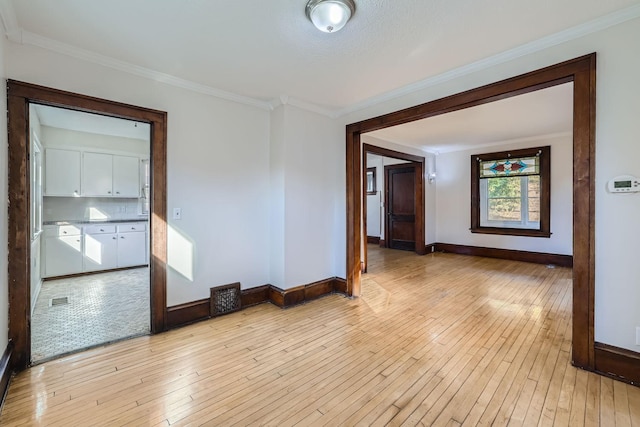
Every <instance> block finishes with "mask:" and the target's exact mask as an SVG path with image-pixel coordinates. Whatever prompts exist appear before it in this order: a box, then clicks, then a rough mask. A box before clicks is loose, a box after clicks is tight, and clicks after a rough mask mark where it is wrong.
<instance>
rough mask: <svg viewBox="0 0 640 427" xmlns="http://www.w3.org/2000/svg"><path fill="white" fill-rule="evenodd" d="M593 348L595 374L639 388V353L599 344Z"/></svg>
mask: <svg viewBox="0 0 640 427" xmlns="http://www.w3.org/2000/svg"><path fill="white" fill-rule="evenodd" d="M594 346H595V356H596V363H595V365H596V367H595V371H596V372H597V373H599V374H602V375H604V376H606V377H609V378H613V379H615V380H620V381H623V382H626V383H629V384H632V385H635V386H637V387H640V353H636V352H635V351H631V350H627V349H624V348H619V347H615V346H612V345H608V344H602V343H599V342H596V343H595V344H594Z"/></svg>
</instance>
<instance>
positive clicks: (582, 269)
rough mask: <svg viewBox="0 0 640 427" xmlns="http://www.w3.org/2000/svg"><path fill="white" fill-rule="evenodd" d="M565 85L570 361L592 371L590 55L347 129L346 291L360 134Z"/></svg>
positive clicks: (357, 249) (358, 213)
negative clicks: (568, 98)
mask: <svg viewBox="0 0 640 427" xmlns="http://www.w3.org/2000/svg"><path fill="white" fill-rule="evenodd" d="M569 82H573V316H572V321H573V325H572V363H573V364H574V365H575V366H578V367H581V368H585V369H589V370H594V369H595V339H594V292H595V276H594V275H595V244H594V224H595V118H596V54H595V53H592V54H589V55H585V56H582V57H579V58H575V59H572V60H569V61H566V62H563V63H560V64H556V65H552V66H550V67H546V68H542V69H540V70H536V71H533V72H530V73H526V74H522V75H520V76H516V77H512V78H510V79H506V80H502V81H499V82H496V83H492V84H489V85H486V86H482V87H479V88H476V89H471V90H468V91H466V92H461V93H458V94H455V95H451V96H448V97H446V98H441V99H438V100H435V101H431V102H427V103H425V104H422V105H417V106H415V107H410V108H406V109H404V110H400V111H396V112H393V113H389V114H385V115H383V116H379V117H375V118H372V119H368V120H364V121H361V122H357V123H352V124H350V125H347V127H346V143H347V147H346V176H347V183H346V185H347V188H346V190H347V191H346V193H347V203H346V205H347V235H346V242H347V251H346V252H347V260H346V261H347V272H346V273H347V274H346V275H347V277H346V279H347V292H348V293H349V294H350V295H353V296H359V295H360V276H361V269H360V264H361V260H362V251H361V239H362V233H361V230H362V228H361V226H362V211H363V209H362V197H361V194H360V192H361V188H362V185H361V182H362V170H361V159H360V150H361V144H360V140H361V138H360V136H361V134H363V133H366V132H371V131H374V130H378V129H384V128H387V127H391V126H395V125H400V124H404V123H409V122H412V121H415V120H420V119H424V118H427V117H433V116H437V115H440V114H444V113H449V112H452V111H458V110H462V109H464V108H468V107H473V106H476V105H482V104H486V103H489V102H493V101H498V100H500V99H505V98H510V97H512V96H516V95H521V94H525V93H529V92H533V91H536V90H540V89H545V88H548V87H552V86H556V85H559V84H563V83H569Z"/></svg>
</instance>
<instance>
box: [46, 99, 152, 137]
mask: <svg viewBox="0 0 640 427" xmlns="http://www.w3.org/2000/svg"><path fill="white" fill-rule="evenodd" d="M34 108H35V110H36V114H38V119H39V120H40V124H41V125H44V126H50V127H54V128H60V129H69V130H75V131H78V132H88V133H97V134H100V135H111V136H119V137H124V138H134V139H141V140H144V141H149V139H150V137H151V133H150V132H151V127H150V126H149V124H148V123H140V122H134V121H131V120H125V119H118V118H115V117H108V116H101V115H99V114H92V113H85V112H82V111H74V110H67V109H65V108H58V107H50V106H48V105H37V104H34Z"/></svg>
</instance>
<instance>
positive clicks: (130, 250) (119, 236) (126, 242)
mask: <svg viewBox="0 0 640 427" xmlns="http://www.w3.org/2000/svg"><path fill="white" fill-rule="evenodd" d="M44 236H45V239H44V245H43V249H42V255H43V258H44V259H43V263H44V277H55V276H65V275H69V274H77V273H83V272H92V271H102V270H111V269H114V268H121V267H133V266H138V265H146V264H147V263H148V261H147V233H146V224H144V223H126V224H121V225H118V226H115V225H106V224H105V225H85V226H84V227H81V226H71V225H65V226H45V231H44Z"/></svg>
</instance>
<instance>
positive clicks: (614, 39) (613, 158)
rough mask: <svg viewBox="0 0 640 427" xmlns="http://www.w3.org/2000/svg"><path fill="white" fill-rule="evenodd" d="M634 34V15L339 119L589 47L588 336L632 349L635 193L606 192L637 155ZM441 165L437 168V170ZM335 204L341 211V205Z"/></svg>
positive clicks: (638, 228) (637, 299)
mask: <svg viewBox="0 0 640 427" xmlns="http://www.w3.org/2000/svg"><path fill="white" fill-rule="evenodd" d="M637 40H640V20H639V19H634V20H631V21H627V22H625V23H622V24H619V25H616V26H613V27H610V28H608V29H605V30H602V31H598V32H595V33H592V34H589V35H587V36H584V37H580V38H577V39H574V40H571V41H568V42H565V43H562V44H559V45H557V46H554V47H550V48H546V49H542V50H539V51H537V52H533V53H528V54H523V55H522V56H518V57H515V59H512V60H510V61H507V62H505V63H503V64H500V65H496V66H492V67H489V68H486V69H483V70H481V71H477V72H473V73H470V74H466V75H462V76H461V77H458V78H454V79H451V80H448V81H446V82H444V83H441V84H438V85H435V86H432V87H429V88H426V89H423V90H418V91H415V92H414V93H411V94H409V95H406V96H403V97H399V98H396V99H393V100H391V101H388V102H383V103H380V104H377V105H375V106H373V107H371V108H367V109H364V110H360V111H358V112H355V113H352V114H350V115H348V116H345V117H342V118H341V119H340V120H341V122H342V123H343V124H349V123H354V122H357V121H360V120H363V119H367V118H371V117H375V116H379V115H381V114H385V113H388V112H392V111H397V110H399V109H402V108H406V107H410V106H413V105H418V104H421V103H424V102H428V101H431V100H435V99H439V98H442V97H445V96H448V95H452V94H455V93H459V92H463V91H465V90H468V89H473V88H476V87H479V86H482V85H485V84H489V83H493V82H496V81H499V80H502V79H505V78H509V77H513V76H516V75H519V74H523V73H526V72H529V71H533V70H536V69H539V68H542V67H546V66H549V65H553V64H556V63H559V62H562V61H566V60H568V59H572V58H576V57H579V56H582V55H586V54H589V53H592V52H597V53H598V59H597V62H598V69H597V94H596V110H597V111H596V126H595V127H596V225H595V228H596V230H595V231H596V235H595V241H596V247H595V252H596V266H595V271H596V280H595V281H596V295H595V300H596V303H595V338H596V341H598V342H602V343H605V344H610V345H614V346H618V347H622V348H626V349H629V350H633V351H636V352H639V351H640V346H639V345H636V344H635V328H636V327H637V326H640V309H638V307H640V285H639V284H638V279H637V278H638V277H640V263H638V262H636V260H635V255H636V254H637V253H640V239H637V238H635V236H639V235H640V222H638V221H636V220H635V219H636V218H638V217H639V216H640V195H632V196H620V195H612V194H608V193H607V192H606V182H607V180H608V179H610V178H612V177H614V176H616V175H619V174H621V173H628V174H633V175H636V176H638V175H640V166H639V165H638V162H637V161H636V159H637V158H638V157H639V156H640V144H639V143H638V135H640V120H638V109H637V100H638V99H640V80H638V78H637V76H638V75H640V55H636V54H633V52H637V42H636V41H637ZM530 52H531V50H530ZM344 159H345V156H344V153H342V156H341V158H340V159H336V161H337V162H342V163H344ZM439 161H440V160H439V159H438V162H439ZM441 171H442V169H441V168H440V167H438V174H440V172H441ZM342 177H344V172H343V174H342ZM437 180H439V178H437ZM341 197H344V193H343V194H342V195H341ZM341 208H343V209H344V204H343V205H342V206H341ZM428 241H429V240H428ZM343 242H344V240H343Z"/></svg>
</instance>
